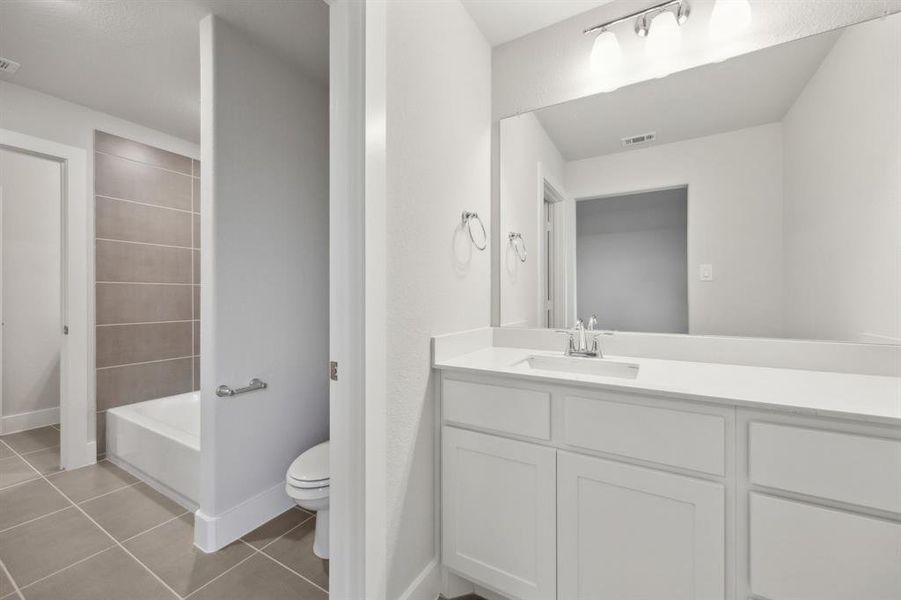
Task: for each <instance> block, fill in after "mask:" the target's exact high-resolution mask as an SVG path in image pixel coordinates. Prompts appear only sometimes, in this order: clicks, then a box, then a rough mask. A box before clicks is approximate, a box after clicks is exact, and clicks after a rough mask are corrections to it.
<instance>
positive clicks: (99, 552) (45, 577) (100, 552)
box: [21, 506, 113, 590]
mask: <svg viewBox="0 0 901 600" xmlns="http://www.w3.org/2000/svg"><path fill="white" fill-rule="evenodd" d="M70 508H72V507H71V506H67V507H66V508H65V509H64V510H69V509H70ZM112 549H113V546H109V547H107V548H104V549H103V550H98V551H97V552H95V553H94V554H91V555H90V556H85V557H84V558H79V559H78V560H76V561H75V562H74V563H72V564H71V565H66V566H65V567H63V568H62V569H57V570H56V571H54V572H53V573H50V574H49V575H44V576H43V577H41V578H40V579H35V580H34V581H32V582H31V583H29V584H26V585H23V586H22V588H21V589H23V590H27V589H28V588H30V587H31V586H33V585H37V584H38V583H40V582H42V581H44V580H46V579H50V578H51V577H53V576H54V575H59V574H60V573H62V572H63V571H68V570H69V569H71V568H72V567H74V566H77V565H80V564H81V563H83V562H85V561H88V560H91V559H92V558H94V557H95V556H97V555H99V554H103V553H104V552H106V551H107V550H112Z"/></svg>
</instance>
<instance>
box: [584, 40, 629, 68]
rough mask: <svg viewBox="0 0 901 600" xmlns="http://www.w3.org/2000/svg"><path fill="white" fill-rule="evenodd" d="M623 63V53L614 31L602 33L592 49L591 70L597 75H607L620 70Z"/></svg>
mask: <svg viewBox="0 0 901 600" xmlns="http://www.w3.org/2000/svg"><path fill="white" fill-rule="evenodd" d="M622 61H623V53H622V50H621V49H620V47H619V40H617V39H616V34H615V33H613V32H612V31H602V32H601V33H600V34H599V35H598V37H596V38H595V39H594V46H593V47H592V49H591V70H592V71H593V72H595V73H607V72H610V71H613V70H614V69H616V68H618V67H619V66H620V64H621V63H622Z"/></svg>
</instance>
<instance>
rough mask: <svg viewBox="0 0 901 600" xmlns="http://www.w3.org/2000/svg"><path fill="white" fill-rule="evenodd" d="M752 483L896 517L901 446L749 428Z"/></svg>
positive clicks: (900, 509) (900, 507)
mask: <svg viewBox="0 0 901 600" xmlns="http://www.w3.org/2000/svg"><path fill="white" fill-rule="evenodd" d="M749 439H750V442H749V443H750V449H749V454H750V475H751V482H752V483H754V484H756V485H764V486H767V487H772V488H779V489H783V490H788V491H792V492H798V493H801V494H809V495H811V496H819V497H821V498H827V499H830V500H837V501H839V502H848V503H851V504H858V505H860V506H867V507H871V508H876V509H881V510H887V511H893V512H897V513H901V440H889V439H882V438H873V437H866V436H862V435H853V434H847V433H837V432H834V431H823V430H818V429H807V428H804V427H791V426H787V425H775V424H772V423H757V422H755V423H751V424H750V430H749Z"/></svg>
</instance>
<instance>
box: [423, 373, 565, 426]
mask: <svg viewBox="0 0 901 600" xmlns="http://www.w3.org/2000/svg"><path fill="white" fill-rule="evenodd" d="M441 403H442V411H443V416H444V420H445V421H446V422H449V423H457V424H460V425H469V426H472V427H479V428H482V429H491V430H494V431H499V432H502V433H512V434H515V435H523V436H527V437H532V438H536V439H540V440H549V439H551V395H550V393H548V392H540V391H535V390H525V389H519V388H513V387H507V386H500V385H489V384H485V383H473V382H470V381H458V380H456V379H445V380H444V384H443V387H442V391H441Z"/></svg>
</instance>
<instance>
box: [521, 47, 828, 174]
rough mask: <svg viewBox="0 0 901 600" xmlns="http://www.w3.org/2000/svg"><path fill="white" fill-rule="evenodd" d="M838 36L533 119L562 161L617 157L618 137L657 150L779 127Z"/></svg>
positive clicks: (749, 56) (575, 103)
mask: <svg viewBox="0 0 901 600" xmlns="http://www.w3.org/2000/svg"><path fill="white" fill-rule="evenodd" d="M839 35H841V32H840V31H837V32H831V33H825V34H820V35H816V36H811V37H808V38H804V39H801V40H798V41H795V42H791V43H788V44H782V45H780V46H774V47H772V48H768V49H765V50H760V51H757V52H753V53H750V54H746V55H743V56H739V57H737V58H733V59H731V60H728V61H726V62H722V63H716V64H710V65H705V66H702V67H698V68H696V69H691V70H688V71H682V72H680V73H677V74H674V75H670V76H669V77H665V78H663V79H655V80H651V81H646V82H643V83H639V84H637V85H633V86H629V87H626V88H621V89H619V90H616V91H615V92H611V93H605V94H597V95H595V96H588V97H586V98H581V99H579V100H574V101H572V102H565V103H563V104H558V105H556V106H551V107H548V108H544V109H541V110H539V111H536V113H535V114H536V116H537V117H538V120H539V121H540V122H541V124H542V126H543V127H544V129H545V131H546V132H547V134H548V135H549V136H550V138H551V140H552V141H553V142H554V144H555V145H556V146H557V149H558V150H560V153H561V154H562V155H563V157H564V159H565V160H567V161H571V160H580V159H583V158H590V157H593V156H601V155H604V154H611V153H614V152H622V151H623V150H624V148H623V146H622V144H621V142H620V140H621V139H622V138H624V137H631V136H635V135H641V134H644V133H649V132H652V131H653V132H656V133H657V139H656V141H654V142H653V144H654V145H659V144H667V143H672V142H677V141H680V140H686V139H692V138H697V137H703V136H707V135H713V134H715V133H722V132H726V131H734V130H736V129H743V128H746V127H753V126H756V125H764V124H766V123H774V122H778V121H781V120H782V118H783V117H784V116H785V113H786V112H787V111H788V109H789V108H791V106H792V104H794V102H795V100H796V99H797V97H798V95H799V94H800V93H801V91H802V90H803V89H804V87H805V86H806V85H807V82H808V81H809V80H810V78H811V76H812V75H813V74H814V72H815V71H816V70H817V68H818V67H819V66H820V63H822V61H823V59H824V58H825V56H826V55H827V54H828V53H829V50H831V48H832V46H833V45H834V44H835V41H836V40H837V39H838V36H839ZM643 147H647V146H646V145H641V146H636V147H635V148H636V149H637V148H643Z"/></svg>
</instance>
